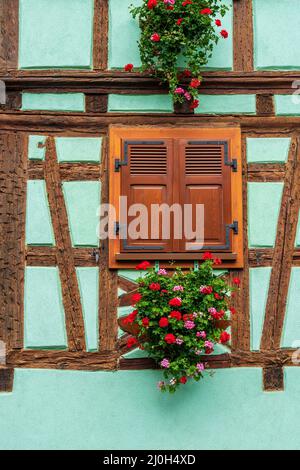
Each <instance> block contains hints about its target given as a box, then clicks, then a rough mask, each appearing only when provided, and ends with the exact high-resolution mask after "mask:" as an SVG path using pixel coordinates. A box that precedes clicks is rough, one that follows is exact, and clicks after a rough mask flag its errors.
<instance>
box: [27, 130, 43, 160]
mask: <svg viewBox="0 0 300 470" xmlns="http://www.w3.org/2000/svg"><path fill="white" fill-rule="evenodd" d="M45 143H46V137H45V136H44V135H30V136H29V140H28V158H29V160H44V159H45V152H46V148H45V147H41V146H42V145H45Z"/></svg>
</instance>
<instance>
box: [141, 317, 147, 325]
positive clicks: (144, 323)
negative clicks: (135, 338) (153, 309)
mask: <svg viewBox="0 0 300 470" xmlns="http://www.w3.org/2000/svg"><path fill="white" fill-rule="evenodd" d="M142 324H143V326H145V327H147V326H149V318H147V317H145V318H143V319H142Z"/></svg>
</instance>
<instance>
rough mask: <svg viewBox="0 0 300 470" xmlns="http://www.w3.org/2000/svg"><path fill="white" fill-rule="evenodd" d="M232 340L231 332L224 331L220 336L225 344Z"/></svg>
mask: <svg viewBox="0 0 300 470" xmlns="http://www.w3.org/2000/svg"><path fill="white" fill-rule="evenodd" d="M229 340H230V334H229V333H227V331H223V333H221V336H220V343H222V344H225V343H228V341H229Z"/></svg>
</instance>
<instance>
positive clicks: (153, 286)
mask: <svg viewBox="0 0 300 470" xmlns="http://www.w3.org/2000/svg"><path fill="white" fill-rule="evenodd" d="M149 289H150V290H160V284H158V282H151V284H150V285H149Z"/></svg>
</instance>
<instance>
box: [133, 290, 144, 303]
mask: <svg viewBox="0 0 300 470" xmlns="http://www.w3.org/2000/svg"><path fill="white" fill-rule="evenodd" d="M141 298H142V295H141V294H140V293H139V292H137V293H136V294H133V295H132V296H131V302H132V303H133V304H136V303H137V302H139V301H140V300H141Z"/></svg>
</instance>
